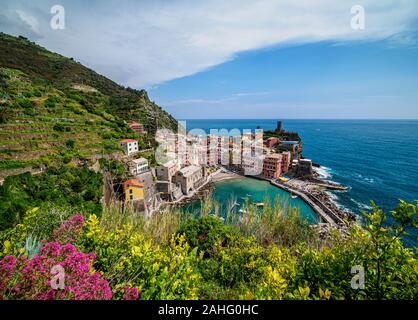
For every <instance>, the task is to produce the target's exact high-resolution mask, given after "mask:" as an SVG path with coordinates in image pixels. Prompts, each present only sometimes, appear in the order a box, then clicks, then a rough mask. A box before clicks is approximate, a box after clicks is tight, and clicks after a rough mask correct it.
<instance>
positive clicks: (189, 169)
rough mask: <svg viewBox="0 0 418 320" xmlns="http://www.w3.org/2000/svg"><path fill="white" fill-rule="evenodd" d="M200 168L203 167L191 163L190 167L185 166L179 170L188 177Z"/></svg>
mask: <svg viewBox="0 0 418 320" xmlns="http://www.w3.org/2000/svg"><path fill="white" fill-rule="evenodd" d="M199 170H201V168H200V167H199V166H195V165H191V166H188V167H184V168H183V169H181V170H180V171H179V172H180V173H181V175H183V176H184V177H188V176H191V175H192V174H194V173H196V172H198V171H199Z"/></svg>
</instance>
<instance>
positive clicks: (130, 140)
mask: <svg viewBox="0 0 418 320" xmlns="http://www.w3.org/2000/svg"><path fill="white" fill-rule="evenodd" d="M129 142H137V141H136V140H134V139H123V140H121V141H120V143H129Z"/></svg>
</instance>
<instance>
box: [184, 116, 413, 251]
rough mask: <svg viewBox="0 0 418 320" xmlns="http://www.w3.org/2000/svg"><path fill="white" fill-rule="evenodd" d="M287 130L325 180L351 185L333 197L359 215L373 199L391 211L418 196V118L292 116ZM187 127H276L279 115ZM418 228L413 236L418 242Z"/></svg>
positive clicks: (195, 122) (284, 122) (202, 122)
mask: <svg viewBox="0 0 418 320" xmlns="http://www.w3.org/2000/svg"><path fill="white" fill-rule="evenodd" d="M280 120H281V121H282V125H283V129H285V130H287V131H297V132H298V133H299V135H300V136H301V138H302V141H303V156H304V157H305V158H309V159H311V160H312V161H314V162H315V163H318V164H320V165H321V168H320V169H319V173H320V174H321V175H322V177H323V178H324V179H327V180H332V181H334V182H337V183H340V184H342V185H344V186H347V187H349V190H348V191H346V192H332V193H330V196H331V197H332V199H333V200H334V201H335V202H336V203H337V204H338V205H339V206H341V207H343V208H345V209H346V210H349V211H351V212H353V213H355V214H356V215H358V216H359V219H360V220H361V217H362V214H361V212H362V211H368V210H370V209H371V201H374V202H375V203H376V204H377V205H378V206H379V207H381V208H382V209H384V210H386V211H388V212H390V211H391V210H392V209H393V208H395V207H396V206H397V205H398V203H399V199H403V200H405V201H409V202H413V201H415V200H418V120H286V119H283V120H282V119H280ZM183 121H186V129H187V130H188V131H189V130H191V129H202V130H204V131H205V132H209V131H210V130H211V129H227V130H232V129H239V130H243V129H251V130H255V129H256V128H261V129H263V130H273V129H275V128H276V126H277V120H276V119H274V120H273V119H254V120H242V119H236V120H231V119H227V120H226V119H217V120H214V119H208V120H193V119H188V120H183ZM417 236H418V235H417V234H416V233H415V232H413V233H412V234H411V236H410V237H408V241H407V242H410V241H412V242H413V243H416V240H417V239H416V238H417Z"/></svg>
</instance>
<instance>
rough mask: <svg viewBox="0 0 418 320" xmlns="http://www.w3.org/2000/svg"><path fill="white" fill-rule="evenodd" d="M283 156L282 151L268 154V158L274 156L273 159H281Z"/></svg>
mask: <svg viewBox="0 0 418 320" xmlns="http://www.w3.org/2000/svg"><path fill="white" fill-rule="evenodd" d="M282 157H283V156H282V154H281V153H270V154H268V155H266V159H267V158H272V159H281V158H282Z"/></svg>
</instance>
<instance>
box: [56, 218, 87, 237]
mask: <svg viewBox="0 0 418 320" xmlns="http://www.w3.org/2000/svg"><path fill="white" fill-rule="evenodd" d="M83 224H84V218H83V216H82V215H80V214H76V215H74V216H72V217H71V218H69V219H68V220H66V221H65V222H64V223H63V224H61V226H60V227H59V228H57V229H55V230H54V231H53V233H52V240H53V241H55V242H58V243H60V244H66V243H73V242H75V241H76V239H77V237H78V235H79V234H80V232H81V230H82V229H83Z"/></svg>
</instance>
